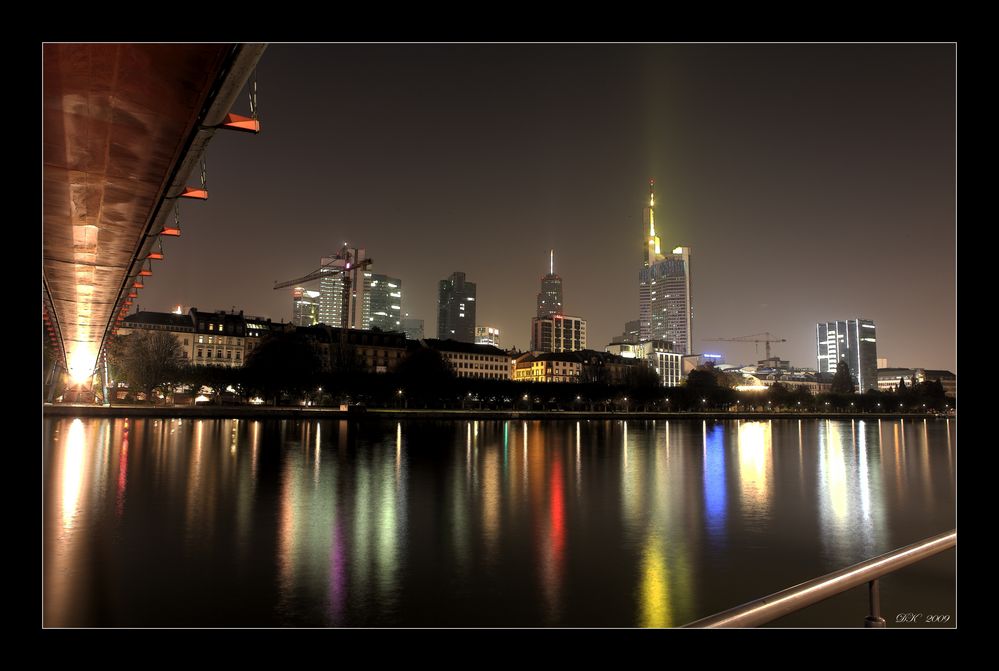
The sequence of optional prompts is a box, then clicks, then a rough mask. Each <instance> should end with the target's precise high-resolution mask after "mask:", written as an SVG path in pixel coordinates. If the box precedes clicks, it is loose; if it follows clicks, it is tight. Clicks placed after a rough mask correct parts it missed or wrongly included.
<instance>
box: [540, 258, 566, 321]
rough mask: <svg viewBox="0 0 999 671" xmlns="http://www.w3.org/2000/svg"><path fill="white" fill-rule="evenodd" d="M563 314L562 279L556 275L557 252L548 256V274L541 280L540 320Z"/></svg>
mask: <svg viewBox="0 0 999 671" xmlns="http://www.w3.org/2000/svg"><path fill="white" fill-rule="evenodd" d="M560 314H562V278H561V277H559V276H558V275H556V274H555V250H554V249H553V250H551V251H550V252H549V256H548V274H547V275H545V276H544V277H542V278H541V293H539V294H538V319H545V318H547V317H552V316H554V315H560Z"/></svg>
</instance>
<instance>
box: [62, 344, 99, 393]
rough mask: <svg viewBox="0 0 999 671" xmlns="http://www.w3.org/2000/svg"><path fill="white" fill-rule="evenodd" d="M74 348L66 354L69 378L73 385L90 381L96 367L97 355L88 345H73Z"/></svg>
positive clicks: (91, 346)
mask: <svg viewBox="0 0 999 671" xmlns="http://www.w3.org/2000/svg"><path fill="white" fill-rule="evenodd" d="M73 345H75V348H74V349H72V350H70V351H68V352H67V353H66V359H67V365H68V367H69V377H70V378H71V379H72V380H73V383H74V384H81V383H83V382H86V381H87V380H89V379H90V377H91V376H92V375H93V373H94V368H95V367H96V366H97V353H96V352H95V351H94V347H93V345H92V344H90V343H79V342H78V343H73Z"/></svg>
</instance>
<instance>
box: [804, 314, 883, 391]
mask: <svg viewBox="0 0 999 671" xmlns="http://www.w3.org/2000/svg"><path fill="white" fill-rule="evenodd" d="M815 349H816V357H817V359H818V372H820V373H835V372H836V368H837V366H838V365H839V362H840V361H841V360H844V361H846V364H847V365H848V366H849V367H850V375H851V377H853V383H854V385H855V386H856V389H857V391H858V392H864V391H867V390H868V389H877V388H878V369H877V361H878V346H877V333H876V328H875V326H874V322H873V321H871V320H870V319H844V320H840V321H834V322H823V323H820V324H816V326H815Z"/></svg>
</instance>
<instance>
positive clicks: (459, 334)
mask: <svg viewBox="0 0 999 671" xmlns="http://www.w3.org/2000/svg"><path fill="white" fill-rule="evenodd" d="M437 338H438V339H440V340H447V339H451V340H457V341H459V342H467V343H474V342H475V284H474V283H473V282H466V281H465V273H460V272H459V273H451V276H450V277H448V278H447V279H446V280H441V281H440V287H439V291H438V294H437Z"/></svg>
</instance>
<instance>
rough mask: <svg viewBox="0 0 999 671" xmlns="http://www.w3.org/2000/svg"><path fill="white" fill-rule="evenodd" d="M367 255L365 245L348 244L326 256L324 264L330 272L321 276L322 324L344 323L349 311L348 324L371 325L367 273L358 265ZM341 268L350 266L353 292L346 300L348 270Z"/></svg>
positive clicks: (356, 326) (321, 263) (322, 261)
mask: <svg viewBox="0 0 999 671" xmlns="http://www.w3.org/2000/svg"><path fill="white" fill-rule="evenodd" d="M365 258H367V257H366V256H365V254H364V250H363V249H351V248H349V247H347V246H346V245H344V247H343V249H341V250H340V251H339V252H338V253H337V254H336V255H334V256H324V257H322V260H321V262H320V266H321V267H322V268H323V269H326V270H328V274H324V275H323V276H322V277H320V278H319V323H320V324H326V325H327V326H335V327H340V326H341V325H342V324H343V323H344V321H343V314H344V312H345V311H346V313H347V319H346V324H347V327H348V328H354V329H363V328H367V325H366V324H365V322H364V304H365V300H364V292H365V277H364V274H363V273H362V272H361V271H360V270H359V269H358V268H357V262H358V261H359V260H362V259H365ZM340 268H342V269H347V268H350V270H347V271H346V272H347V273H348V275H349V277H350V295H349V296H348V297H347V301H346V304H344V303H345V301H344V296H343V284H344V283H343V275H344V273H343V272H337V269H340Z"/></svg>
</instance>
